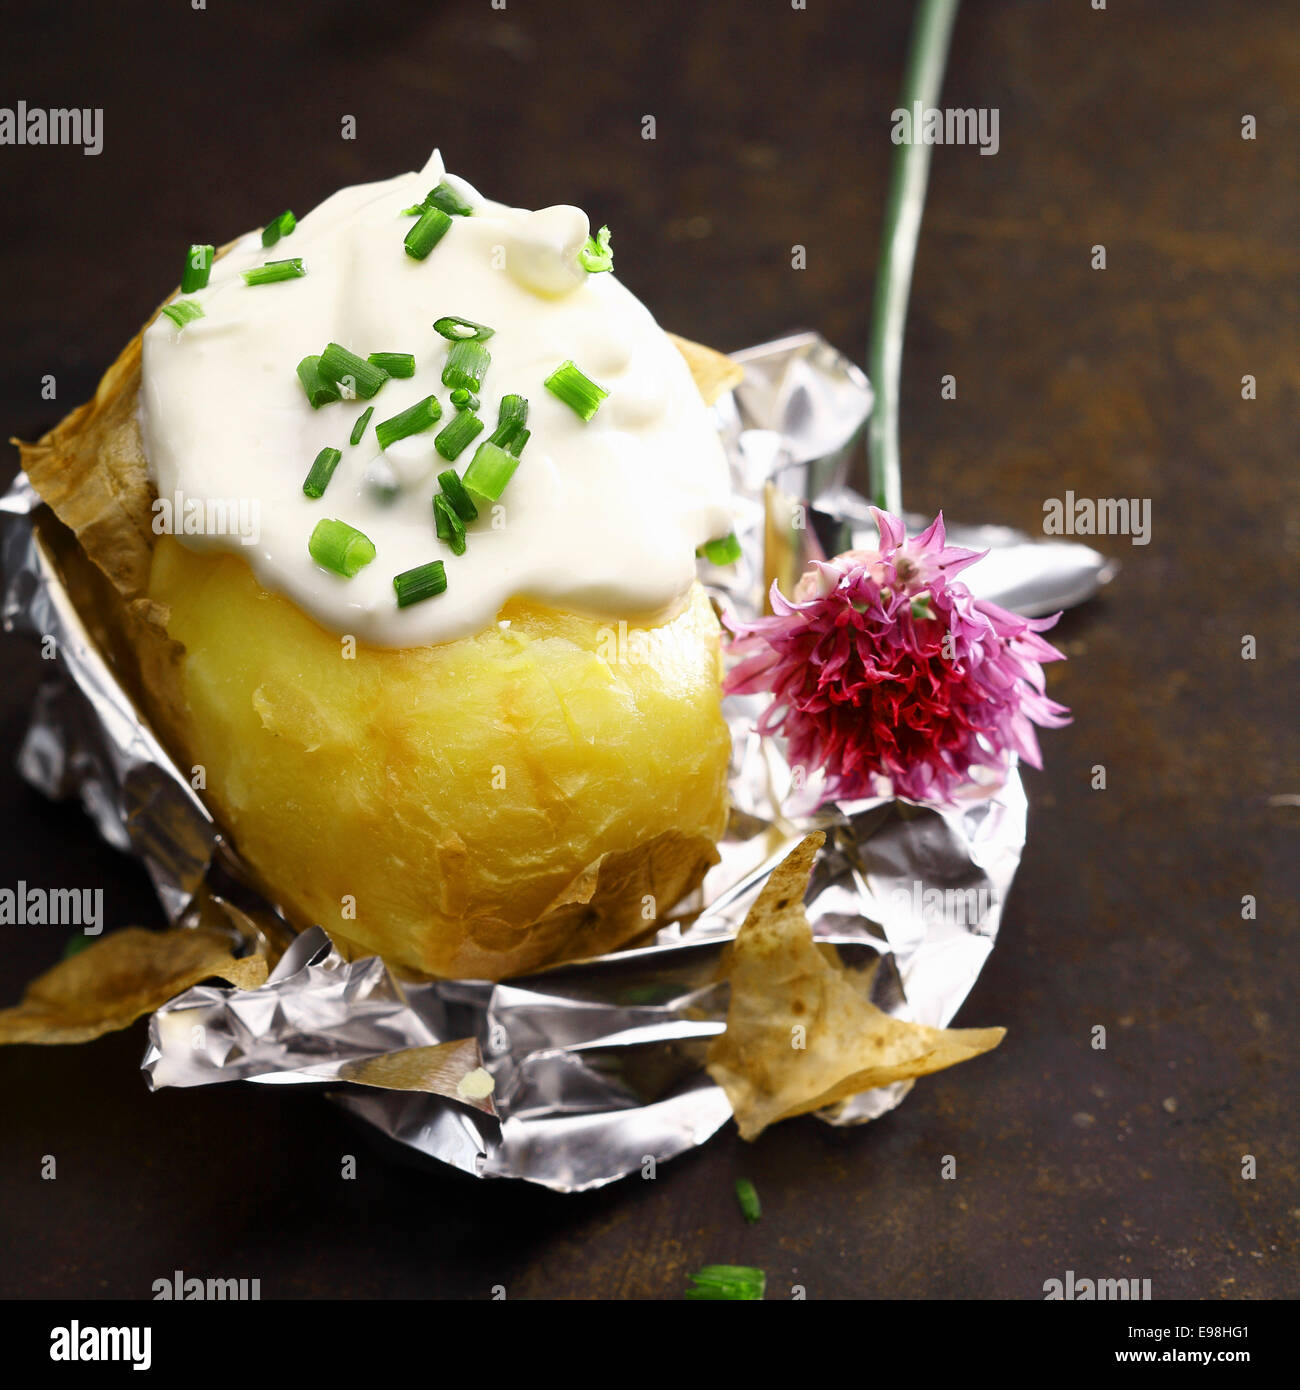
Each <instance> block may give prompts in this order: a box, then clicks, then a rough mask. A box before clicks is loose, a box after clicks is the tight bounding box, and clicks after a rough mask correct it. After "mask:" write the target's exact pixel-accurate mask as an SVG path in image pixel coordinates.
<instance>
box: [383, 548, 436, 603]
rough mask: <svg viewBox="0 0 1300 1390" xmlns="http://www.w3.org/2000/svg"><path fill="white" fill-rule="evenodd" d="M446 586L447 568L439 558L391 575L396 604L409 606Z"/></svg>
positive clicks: (432, 595)
mask: <svg viewBox="0 0 1300 1390" xmlns="http://www.w3.org/2000/svg"><path fill="white" fill-rule="evenodd" d="M446 587H447V569H446V566H445V565H444V564H443V563H442V561H441V560H434V561H432V562H431V563H430V564H427V565H417V566H416V567H415V569H413V570H405V571H404V572H403V573H401V574H395V575H394V576H393V588H394V589H396V591H397V606H398V607H399V608H409V607H410V606H411V604H413V603H420V602H421V601H422V600H424V599H426V598H433V597H434V595H435V594H440V593H442V592H443V591H444V590H445V589H446Z"/></svg>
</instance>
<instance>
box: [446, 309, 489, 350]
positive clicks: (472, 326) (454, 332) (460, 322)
mask: <svg viewBox="0 0 1300 1390" xmlns="http://www.w3.org/2000/svg"><path fill="white" fill-rule="evenodd" d="M433 328H434V332H436V333H441V334H442V336H443V337H444V338H448V339H450V340H451V341H452V342H453V343H463V342H464V341H465V340H466V339H467V338H473V339H474V340H475V341H477V342H480V343H483V342H486V341H487V340H488V339H489V338H490V337H491V336H492V335H493V334H494V333H495V332H496V329H495V328H489V327H488V326H487V324H485V323H475V322H474V320H473V319H463V318H460V317H458V316H457V315H456V314H446V315H444V316H443V317H442V318H440V319H435V320H434V324H433Z"/></svg>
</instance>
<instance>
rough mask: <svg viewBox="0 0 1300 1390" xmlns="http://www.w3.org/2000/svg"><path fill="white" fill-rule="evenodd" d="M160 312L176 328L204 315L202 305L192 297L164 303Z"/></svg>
mask: <svg viewBox="0 0 1300 1390" xmlns="http://www.w3.org/2000/svg"><path fill="white" fill-rule="evenodd" d="M162 312H163V313H164V314H166V315H167V317H168V318H169V319H171V321H172V322H173V323H174V324H175V325H176V327H177V328H184V327H185V325H186V324H187V323H193V322H194V320H195V319H201V318H203V317H204V314H203V307H202V305H200V304H198V303H197V302H196V301H195V300H193V299H175V300H173V301H172V302H171V303H170V304H164V305H163V307H162Z"/></svg>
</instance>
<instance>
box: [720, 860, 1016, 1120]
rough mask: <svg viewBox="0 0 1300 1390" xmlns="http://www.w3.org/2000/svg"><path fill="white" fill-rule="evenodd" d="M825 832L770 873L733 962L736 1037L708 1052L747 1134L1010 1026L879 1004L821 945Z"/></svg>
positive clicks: (971, 1048)
mask: <svg viewBox="0 0 1300 1390" xmlns="http://www.w3.org/2000/svg"><path fill="white" fill-rule="evenodd" d="M824 840H825V835H824V834H822V833H821V832H818V833H817V834H814V835H809V836H808V837H807V838H806V839H804V840H802V841H801V842H800V843H799V844H798V845H797V846H796V847H795V848H794V849H793V850H792V851H791V853H790V854H789V855H788V856H787V857H786V858H785V859H784V860H782V862H781V863H780V864H779V865H778V866H777V867H776V868H775V869H774V870H773V871H772V875H771V877H770V878H769V879H768V881H767V884H766V886H765V887H764V889H763V891H762V893H761V894H760V895H759V897H758V900H757V901H756V902H755V903H754V906H753V907H752V908H751V909H750V911H749V915H748V916H747V917H746V918H745V921H744V925H743V926H742V927H741V929H740V933H739V935H738V936H737V937H736V940H735V942H734V944H733V946H732V948H731V951H730V953H729V955H728V957H727V959H726V961H725V963H724V966H723V972H724V975H725V978H726V979H727V980H729V981H730V984H731V1002H730V1005H729V1007H728V1010H727V1028H726V1032H725V1033H722V1034H721V1035H719V1036H718V1037H717V1038H715V1039H714V1041H713V1043H712V1044H711V1045H710V1047H709V1054H708V1070H709V1074H710V1075H711V1076H712V1077H713V1079H714V1080H715V1081H716V1082H717V1083H718V1085H719V1086H721V1087H722V1088H723V1090H724V1091H726V1093H727V1099H728V1100H729V1101H730V1102H731V1108H732V1111H733V1112H734V1114H735V1117H736V1123H737V1124H738V1125H739V1127H740V1133H741V1136H742V1138H745V1139H754V1138H756V1137H757V1136H758V1135H759V1134H761V1133H762V1132H763V1130H764V1129H766V1128H767V1126H768V1125H770V1124H774V1123H776V1121H778V1120H785V1119H789V1118H790V1117H791V1116H794V1115H802V1114H804V1113H806V1112H808V1111H811V1110H821V1109H823V1108H825V1107H827V1106H831V1105H835V1104H836V1103H838V1102H840V1101H843V1100H846V1099H847V1098H848V1097H849V1096H853V1095H857V1094H858V1092H860V1091H869V1090H874V1089H875V1088H876V1087H879V1086H888V1085H890V1084H891V1083H893V1082H895V1081H907V1080H911V1079H913V1078H915V1077H918V1076H925V1075H927V1074H928V1073H930V1072H936V1071H942V1070H943V1069H944V1068H945V1067H951V1066H954V1065H955V1064H956V1063H958V1062H965V1061H968V1060H969V1059H970V1058H972V1057H978V1056H979V1055H980V1053H982V1052H988V1051H990V1050H991V1049H992V1048H995V1047H996V1046H997V1045H998V1043H1000V1042H1001V1041H1002V1039H1003V1037H1004V1035H1005V1033H1006V1030H1005V1029H1003V1028H928V1027H926V1026H925V1025H924V1024H920V1023H910V1022H907V1021H906V1020H904V1019H898V1018H894V1017H893V1016H892V1015H890V1014H887V1013H885V1012H884V1011H883V1010H881V1009H878V1008H877V1007H876V1006H875V1005H874V1004H873V1003H871V1001H870V999H869V998H868V988H866V986H869V972H863V971H851V970H848V969H847V968H846V967H845V966H844V965H843V964H841V963H840V962H839V960H838V959H837V958H836V959H834V960H832V959H831V958H830V957H831V956H832V955H833V954H834V953H833V951H831V950H829V949H827V948H825V947H822V946H819V945H818V944H817V943H816V942H815V941H814V939H813V934H812V929H811V927H810V926H809V925H808V918H807V915H806V914H805V912H804V907H803V898H804V892H805V890H806V888H807V886H808V878H809V874H810V873H811V871H812V866H813V861H814V859H815V858H816V855H817V850H818V849H819V848H820V846H821V844H822V843H823V841H824Z"/></svg>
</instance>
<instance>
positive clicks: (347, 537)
mask: <svg viewBox="0 0 1300 1390" xmlns="http://www.w3.org/2000/svg"><path fill="white" fill-rule="evenodd" d="M307 549H308V551H310V553H311V558H312V559H313V560H315V561H316V563H317V564H318V565H322V566H324V568H325V569H327V570H332V571H333V572H334V573H335V574H340V575H342V576H343V578H344V579H351V578H352V576H353V575H354V574H356V573H357V571H358V570H360V569H362V568H363V567H364V566H365V565H368V564H369V563H370V562H371V560H373V559H374V558H375V543H374V542H373V541H372V540H371V539H370V537H369V536H367V535H364V534H363V533H362V532H360V531H358V530H357V528H356V527H355V526H349V525H348V524H347V522H346V521H336V520H334V519H333V518H330V519H328V520H326V521H318V522H317V523H316V529H315V530H314V531H313V532H312V533H311V540H309V541H308V542H307Z"/></svg>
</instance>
